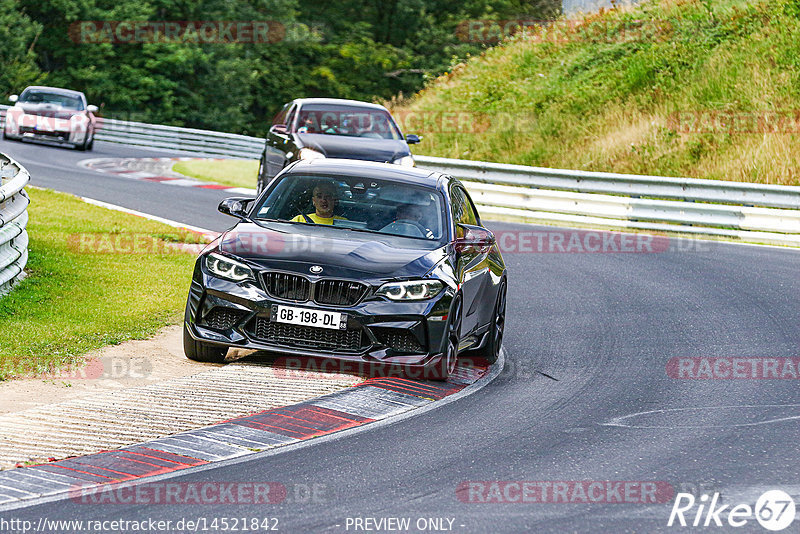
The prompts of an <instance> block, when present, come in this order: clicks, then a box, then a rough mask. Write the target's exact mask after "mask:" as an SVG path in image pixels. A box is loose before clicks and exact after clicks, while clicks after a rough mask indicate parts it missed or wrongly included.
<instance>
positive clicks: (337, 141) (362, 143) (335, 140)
mask: <svg viewBox="0 0 800 534" xmlns="http://www.w3.org/2000/svg"><path fill="white" fill-rule="evenodd" d="M294 135H295V136H297V139H298V140H299V141H300V144H301V145H302V146H303V147H307V148H311V149H313V150H316V151H317V152H321V153H323V154H325V157H328V158H347V159H361V160H367V161H379V162H392V161H394V160H396V159H397V158H401V157H403V156H408V155H410V154H411V151H410V150H409V148H408V144H407V143H406V142H405V141H403V140H402V139H370V138H368V137H347V136H343V135H324V134H308V133H307V134H294Z"/></svg>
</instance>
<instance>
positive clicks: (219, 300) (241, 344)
mask: <svg viewBox="0 0 800 534" xmlns="http://www.w3.org/2000/svg"><path fill="white" fill-rule="evenodd" d="M371 294H372V289H371V290H370V291H369V292H368V294H367V296H365V297H364V298H363V299H362V300H361V301H360V302H358V303H357V304H355V305H353V306H324V305H320V304H317V303H315V302H293V301H286V300H281V299H276V298H274V297H271V296H270V295H269V294H268V293H267V292H266V291H265V290H264V288H263V287H262V284H261V283H260V282H247V283H242V284H240V283H234V282H230V281H226V280H223V279H219V278H216V277H214V276H211V275H209V274H207V273H206V272H204V271H203V270H202V269H200V268H199V266H198V268H197V269H195V273H194V277H193V280H192V286H191V289H190V291H189V298H188V302H187V306H186V318H185V319H186V328H187V331H188V333H189V335H191V337H192V338H194V339H196V340H198V341H202V342H205V343H213V344H217V345H224V346H228V347H237V348H244V349H254V350H265V351H270V352H277V353H282V354H290V355H301V356H312V357H323V358H334V359H337V360H346V361H353V362H369V363H374V364H390V365H402V366H410V367H412V368H417V367H425V368H429V367H431V366H435V365H436V364H437V363H438V361H439V359H440V358H441V355H442V352H443V351H444V350H445V345H446V339H445V328H446V325H447V314H448V311H449V309H450V303H451V301H452V298H453V292H452V291H451V290H449V289H447V288H446V289H445V290H443V291H442V292H441V293H439V295H437V296H436V297H434V298H432V299H428V300H425V301H416V302H395V301H390V300H388V299H386V298H383V297H374V296H371ZM276 305H283V306H294V307H298V308H305V309H312V310H327V311H336V312H340V313H345V314H346V315H347V321H346V328H344V329H340V330H332V329H325V328H316V327H309V326H299V325H293V324H287V323H281V322H277V321H276V320H275V317H274V314H273V306H276Z"/></svg>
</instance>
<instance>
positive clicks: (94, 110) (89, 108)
mask: <svg viewBox="0 0 800 534" xmlns="http://www.w3.org/2000/svg"><path fill="white" fill-rule="evenodd" d="M99 110H100V108H98V107H97V106H95V105H92V104H89V105H88V106H86V111H88V112H89V113H97V112H98V111H99Z"/></svg>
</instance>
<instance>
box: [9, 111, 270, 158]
mask: <svg viewBox="0 0 800 534" xmlns="http://www.w3.org/2000/svg"><path fill="white" fill-rule="evenodd" d="M9 107H10V106H5V105H0V125H2V124H3V123H4V121H5V112H6V110H7V109H8V108H9ZM95 139H97V140H98V141H108V142H111V143H120V144H124V145H135V146H142V147H149V148H161V149H165V150H183V151H186V152H191V153H195V154H199V155H202V156H224V157H234V158H259V157H261V152H262V151H263V150H264V139H261V138H258V137H249V136H247V135H236V134H230V133H222V132H214V131H211V130H196V129H193V128H181V127H178V126H163V125H160V124H147V123H143V122H130V121H121V120H116V119H104V118H100V117H98V119H97V133H96V135H95Z"/></svg>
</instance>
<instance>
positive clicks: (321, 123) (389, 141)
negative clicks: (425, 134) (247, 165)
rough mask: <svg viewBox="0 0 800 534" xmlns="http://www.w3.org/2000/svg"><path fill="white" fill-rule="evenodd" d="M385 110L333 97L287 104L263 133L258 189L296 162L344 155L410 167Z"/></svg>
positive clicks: (407, 140) (403, 141)
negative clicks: (264, 133)
mask: <svg viewBox="0 0 800 534" xmlns="http://www.w3.org/2000/svg"><path fill="white" fill-rule="evenodd" d="M419 141H420V138H419V137H418V136H416V135H413V134H410V135H406V136H404V135H403V133H402V132H401V131H400V128H399V127H398V126H397V123H396V122H395V120H394V119H393V118H392V116H391V114H390V113H389V111H388V110H387V109H386V108H385V107H383V106H381V105H378V104H370V103H367V102H359V101H357V100H341V99H335V98H302V99H297V100H293V101H292V102H289V103H288V104H286V105H285V106H284V107H283V109H282V110H281V111H280V113H278V115H277V116H276V117H275V119H274V120H273V123H272V126H271V127H270V129H269V132H268V133H267V141H266V144H265V146H264V152H263V153H262V155H261V164H260V166H259V171H258V192H259V193H260V192H261V191H263V190H264V189H265V188H266V186H267V184H269V182H270V181H272V179H273V178H275V176H277V174H278V173H279V172H281V171H282V170H283V169H284V168H285V167H286V166H287V165H289V164H290V163H292V162H294V161H299V160H312V159H321V158H344V159H355V160H365V161H377V162H380V163H395V164H398V165H405V166H409V167H413V166H414V158H413V157H412V156H411V150H410V149H409V148H408V145H409V144H414V143H418V142H419Z"/></svg>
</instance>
